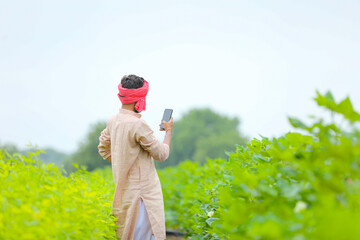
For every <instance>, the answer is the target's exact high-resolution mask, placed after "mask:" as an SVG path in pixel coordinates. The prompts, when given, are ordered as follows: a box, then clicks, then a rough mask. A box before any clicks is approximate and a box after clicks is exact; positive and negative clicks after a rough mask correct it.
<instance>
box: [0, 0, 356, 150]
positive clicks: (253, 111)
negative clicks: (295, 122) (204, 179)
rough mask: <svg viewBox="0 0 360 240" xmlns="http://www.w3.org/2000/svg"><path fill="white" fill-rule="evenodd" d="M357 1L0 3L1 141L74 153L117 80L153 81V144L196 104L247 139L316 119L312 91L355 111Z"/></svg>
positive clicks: (106, 107) (110, 108) (115, 102)
mask: <svg viewBox="0 0 360 240" xmlns="http://www.w3.org/2000/svg"><path fill="white" fill-rule="evenodd" d="M359 12H360V1H358V0H353V1H350V0H349V1H347V0H338V1H331V0H324V1H316V0H311V1H310V0H309V1H269V0H263V1H242V0H234V1H231V0H226V1H210V0H207V1H200V0H199V1H194V0H191V1H190V0H188V1H187V0H183V1H169V0H167V1H63V0H62V1H1V2H0V90H1V94H0V111H1V124H0V143H5V142H12V143H15V144H17V145H18V146H19V147H20V148H22V147H24V146H25V145H26V144H27V143H28V142H29V141H31V142H32V143H33V144H37V145H39V146H40V147H42V148H44V147H54V148H55V149H58V150H61V151H65V152H68V153H70V152H72V151H75V150H76V148H77V146H78V144H79V142H80V141H81V139H83V138H84V136H85V134H86V133H87V132H88V131H89V128H90V125H91V124H92V123H95V122H97V121H99V120H107V119H108V118H109V117H111V116H112V115H113V114H116V113H117V112H118V111H119V108H120V107H121V104H120V101H119V99H118V98H117V85H118V83H119V82H120V79H121V77H122V76H123V75H125V74H130V73H133V74H137V75H140V76H142V77H144V78H145V79H146V80H147V81H148V82H149V84H150V91H149V94H148V97H147V109H146V111H145V112H142V115H143V116H142V118H144V119H145V120H146V121H147V122H148V123H149V124H150V126H151V127H152V128H153V129H154V131H155V132H156V134H157V136H158V137H159V138H162V137H163V135H162V133H158V131H157V129H158V124H159V122H160V119H161V117H162V114H163V111H164V108H173V109H174V114H173V117H174V120H178V119H180V118H181V116H182V114H183V113H185V112H186V111H188V110H189V109H191V108H194V107H210V108H212V109H213V110H214V111H216V112H218V113H221V114H224V115H227V116H230V117H234V116H237V117H239V118H240V120H241V126H240V130H241V131H242V132H243V133H244V134H246V135H247V136H249V137H257V138H259V134H261V135H263V136H267V137H277V136H280V135H281V134H283V133H285V132H287V131H289V130H291V127H290V125H289V123H288V121H287V116H296V117H299V118H300V119H307V116H308V115H310V114H317V115H319V114H323V113H324V111H323V110H322V109H320V108H318V107H317V106H316V104H315V102H314V101H313V100H312V98H313V97H315V91H316V90H319V91H320V92H322V93H324V92H325V91H327V90H331V91H332V92H333V94H334V96H335V98H336V100H340V99H343V98H345V97H346V96H350V99H351V100H352V102H353V104H354V107H355V109H357V110H360V95H359V93H360V73H359V66H360V44H359V43H360V15H359Z"/></svg>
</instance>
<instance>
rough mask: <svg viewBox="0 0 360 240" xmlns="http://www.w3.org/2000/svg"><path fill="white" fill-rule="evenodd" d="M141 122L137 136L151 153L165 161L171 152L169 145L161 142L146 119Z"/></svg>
mask: <svg viewBox="0 0 360 240" xmlns="http://www.w3.org/2000/svg"><path fill="white" fill-rule="evenodd" d="M140 122H141V124H139V126H138V127H137V129H136V133H135V138H136V141H137V142H138V143H139V144H140V145H141V147H142V148H143V149H144V150H145V151H147V152H149V153H150V155H151V156H152V157H153V158H154V159H155V160H157V161H165V160H166V159H167V158H168V157H169V154H170V148H169V145H167V144H165V143H162V142H160V141H159V140H158V139H157V138H156V137H155V136H154V131H153V130H151V128H150V126H149V125H148V124H147V123H146V122H145V121H140Z"/></svg>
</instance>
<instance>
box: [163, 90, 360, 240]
mask: <svg viewBox="0 0 360 240" xmlns="http://www.w3.org/2000/svg"><path fill="white" fill-rule="evenodd" d="M317 94H318V96H317V98H316V99H315V100H316V101H317V103H318V104H319V105H320V106H323V107H326V108H327V109H329V110H330V111H331V112H332V114H335V113H337V114H339V115H340V116H343V119H344V121H348V123H349V126H350V128H348V129H347V130H344V129H341V127H340V126H338V124H337V123H335V122H331V123H325V121H324V120H323V119H315V120H314V123H313V124H311V125H306V124H305V123H303V122H302V121H300V120H298V119H296V118H289V121H290V123H291V124H292V125H293V126H294V127H295V128H297V129H298V130H300V131H301V132H303V133H298V132H288V133H287V134H285V135H284V136H282V137H279V138H273V139H271V140H270V139H268V138H266V137H262V139H261V140H259V139H256V138H254V139H252V140H251V141H249V142H248V143H247V144H246V146H240V145H238V147H237V150H236V152H235V153H232V154H230V155H229V158H228V159H227V160H224V159H214V160H210V159H208V161H207V163H206V164H204V165H203V166H199V165H198V163H192V162H189V161H186V162H184V163H181V164H180V165H178V167H172V168H167V169H164V170H161V171H159V176H160V179H161V184H162V186H163V194H164V201H165V209H166V220H167V227H170V228H176V229H180V230H181V231H184V232H186V233H187V235H188V236H190V237H191V239H292V240H300V239H360V228H359V227H358V226H359V225H360V134H359V129H358V128H357V127H356V126H357V125H356V124H355V122H356V121H358V115H359V114H358V113H356V112H355V111H354V110H353V108H352V105H351V102H350V100H347V99H348V98H347V99H345V100H343V101H341V102H339V103H337V102H335V100H334V98H333V97H332V95H331V93H327V94H326V95H324V96H322V95H320V94H319V93H317Z"/></svg>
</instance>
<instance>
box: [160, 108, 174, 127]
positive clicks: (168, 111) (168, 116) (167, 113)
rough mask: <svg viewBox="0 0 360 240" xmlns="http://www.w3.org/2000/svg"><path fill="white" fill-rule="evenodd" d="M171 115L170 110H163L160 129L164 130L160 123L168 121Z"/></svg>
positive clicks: (171, 111)
mask: <svg viewBox="0 0 360 240" xmlns="http://www.w3.org/2000/svg"><path fill="white" fill-rule="evenodd" d="M172 113H173V110H172V109H165V111H164V115H163V118H162V120H161V126H160V129H165V127H164V124H163V123H162V121H166V122H168V121H170V119H171V116H172Z"/></svg>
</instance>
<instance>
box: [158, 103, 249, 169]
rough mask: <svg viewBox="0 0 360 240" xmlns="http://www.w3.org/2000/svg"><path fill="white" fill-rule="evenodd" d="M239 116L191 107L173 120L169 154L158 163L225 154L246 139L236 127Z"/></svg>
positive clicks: (169, 164) (215, 156) (203, 158)
mask: <svg viewBox="0 0 360 240" xmlns="http://www.w3.org/2000/svg"><path fill="white" fill-rule="evenodd" d="M238 125H239V119H238V118H236V117H235V118H229V117H226V116H222V115H220V114H217V113H215V112H213V111H212V110H210V109H192V110H190V111H189V112H188V113H186V114H185V115H184V116H183V117H182V118H181V119H180V120H179V121H175V122H174V128H173V137H172V140H171V152H170V157H169V158H168V159H167V160H166V161H165V162H164V163H160V164H157V166H159V167H164V166H174V165H177V164H178V163H180V162H182V161H184V160H187V159H190V160H192V161H196V162H200V163H204V162H205V161H206V159H207V158H218V157H226V154H225V151H235V148H236V146H235V144H245V142H246V141H247V140H246V139H245V138H244V137H242V136H241V135H240V133H239V131H238Z"/></svg>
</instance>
